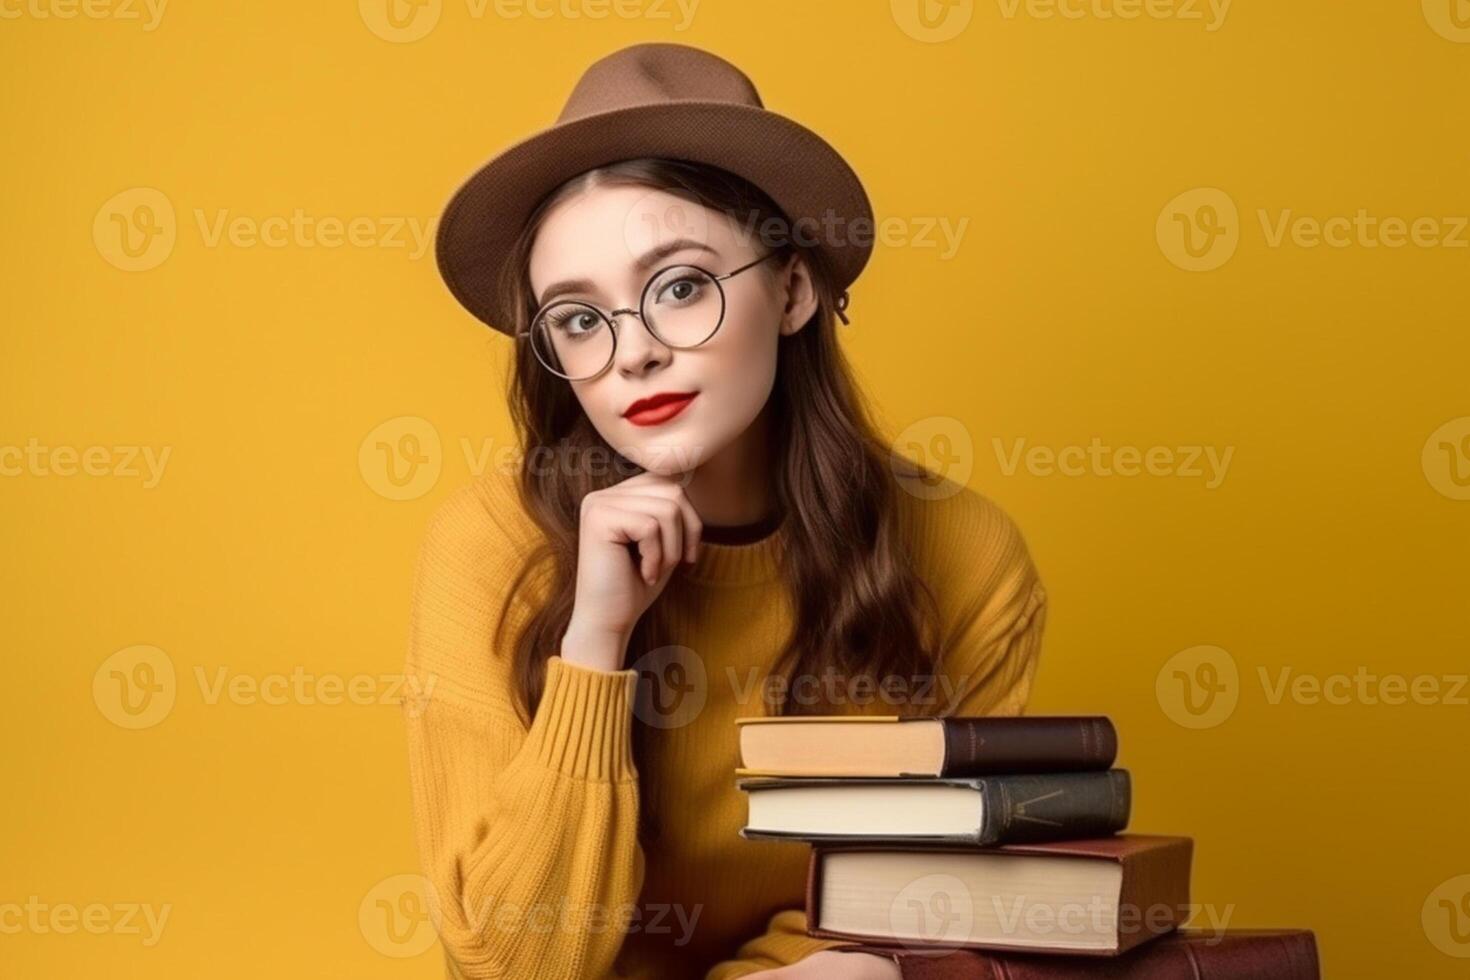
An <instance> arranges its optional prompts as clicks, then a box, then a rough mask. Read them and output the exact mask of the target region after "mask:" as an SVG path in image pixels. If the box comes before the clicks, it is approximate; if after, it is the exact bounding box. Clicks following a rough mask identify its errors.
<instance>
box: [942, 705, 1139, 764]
mask: <svg viewBox="0 0 1470 980" xmlns="http://www.w3.org/2000/svg"><path fill="white" fill-rule="evenodd" d="M940 721H941V722H942V723H943V725H944V768H943V771H942V772H940V773H939V775H941V776H989V775H995V774H998V773H1029V772H1093V771H1098V770H1104V769H1109V768H1111V767H1112V765H1113V761H1114V760H1115V759H1116V758H1117V755H1118V733H1117V730H1116V729H1114V727H1113V723H1112V722H1111V721H1110V720H1108V719H1107V718H1100V717H1095V718H955V717H950V718H942V719H940Z"/></svg>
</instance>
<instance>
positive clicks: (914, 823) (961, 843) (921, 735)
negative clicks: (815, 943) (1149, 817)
mask: <svg viewBox="0 0 1470 980" xmlns="http://www.w3.org/2000/svg"><path fill="white" fill-rule="evenodd" d="M736 724H737V725H738V726H739V735H740V761H741V765H740V768H739V769H737V770H736V776H737V779H736V786H737V787H738V788H739V789H740V790H742V791H743V792H744V793H745V794H746V799H747V803H748V808H749V810H748V817H747V820H746V825H745V827H744V829H743V830H741V836H743V837H746V838H750V839H765V840H784V841H793V840H794V841H803V842H806V843H808V844H809V845H811V858H810V864H809V866H808V873H807V888H806V913H807V930H808V932H809V933H810V934H811V935H813V936H818V937H823V938H829V939H847V940H853V941H855V942H857V943H859V944H861V945H862V948H865V949H871V950H874V951H879V950H881V951H886V952H890V953H892V952H905V953H906V954H907V955H906V956H905V958H904V961H905V964H906V965H905V977H906V978H907V977H911V976H919V977H925V978H932V980H975V978H990V977H1010V978H1017V980H1021V978H1035V980H1044V978H1071V977H1082V976H1095V975H1098V968H1099V967H1100V966H1102V965H1103V964H1101V963H1100V962H1099V959H1098V958H1100V957H1102V958H1107V959H1108V961H1109V962H1108V963H1107V969H1106V971H1105V972H1104V974H1103V975H1106V976H1108V977H1113V978H1117V980H1125V978H1150V980H1153V978H1162V977H1172V976H1180V977H1190V978H1199V980H1230V978H1236V977H1242V978H1243V977H1272V978H1276V980H1299V978H1300V980H1316V978H1318V977H1319V975H1320V972H1319V967H1318V962H1317V952H1316V942H1315V939H1314V937H1313V935H1312V933H1311V932H1310V931H1307V930H1250V931H1245V930H1236V931H1230V932H1226V931H1216V932H1203V931H1200V930H1191V929H1183V928H1181V927H1182V926H1183V925H1184V923H1185V921H1186V920H1187V919H1188V918H1189V915H1190V912H1191V911H1192V907H1191V905H1190V898H1189V872H1190V860H1191V857H1192V855H1193V841H1192V840H1191V839H1190V838H1188V837H1166V836H1154V835H1142V834H1125V833H1122V831H1123V830H1124V829H1125V828H1126V827H1127V826H1128V817H1129V810H1130V807H1131V803H1132V792H1131V788H1132V787H1131V783H1130V781H1129V776H1128V772H1127V771H1126V770H1124V769H1118V768H1113V764H1114V762H1115V761H1116V758H1117V751H1118V737H1117V732H1116V730H1115V728H1114V727H1113V724H1112V722H1111V721H1110V720H1109V719H1107V718H1103V717H1038V716H1033V717H1020V718H967V717H954V716H951V717H943V718H911V717H898V716H891V715H885V716H847V715H837V716H805V717H801V716H797V717H773V718H742V719H739V720H737V722H736ZM956 951H964V952H963V955H952V954H954V953H955V952H956Z"/></svg>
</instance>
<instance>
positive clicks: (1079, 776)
mask: <svg viewBox="0 0 1470 980" xmlns="http://www.w3.org/2000/svg"><path fill="white" fill-rule="evenodd" d="M735 785H736V786H737V787H738V788H739V789H741V790H743V791H744V792H745V794H746V801H747V805H748V808H749V815H748V818H747V820H746V825H745V828H744V829H743V830H741V832H740V834H741V836H742V837H747V838H751V839H776V840H793V839H794V840H809V841H814V842H820V841H848V842H854V841H872V842H878V841H885V840H887V841H895V840H903V841H911V842H916V843H918V842H925V841H935V842H941V843H943V842H953V843H968V844H976V845H985V844H1021V843H1031V842H1037V841H1054V840H1067V839H1072V838H1088V837H1105V836H1107V835H1109V834H1116V833H1118V832H1119V831H1121V830H1122V829H1123V828H1124V827H1126V826H1127V825H1128V812H1129V805H1130V802H1131V791H1130V782H1129V778H1128V773H1127V771H1126V770H1123V769H1113V770H1110V771H1108V772H1076V773H1042V774H1034V775H1017V776H986V777H976V778H971V779H945V778H933V779H926V778H915V779H892V778H873V777H807V778H802V777H793V778H785V779H779V778H778V779H765V778H757V779H751V778H746V779H738V780H736V783H735Z"/></svg>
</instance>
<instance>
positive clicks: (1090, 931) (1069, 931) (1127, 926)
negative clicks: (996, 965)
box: [806, 834, 1193, 956]
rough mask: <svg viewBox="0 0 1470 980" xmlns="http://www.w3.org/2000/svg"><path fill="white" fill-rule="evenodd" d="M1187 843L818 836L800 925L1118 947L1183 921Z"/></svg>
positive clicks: (818, 932)
mask: <svg viewBox="0 0 1470 980" xmlns="http://www.w3.org/2000/svg"><path fill="white" fill-rule="evenodd" d="M1192 854H1193V842H1192V841H1191V840H1190V839H1189V838H1187V837H1155V836H1144V835H1132V834H1124V835H1120V836H1117V837H1103V838H1098V839H1095V840H1078V841H1060V842H1053V843H1046V844H1006V845H1002V846H1000V847H990V848H979V847H964V846H952V845H945V846H932V847H923V848H918V847H904V846H901V845H889V844H883V845H858V844H854V845H847V844H839V845H832V844H817V845H814V846H813V848H812V854H811V861H810V864H809V865H808V871H807V892H806V913H807V931H808V932H809V933H810V934H811V935H813V936H818V937H822V938H828V939H855V940H859V941H864V942H874V941H876V942H880V943H895V942H896V943H899V944H902V945H906V946H926V945H927V946H936V947H953V948H969V947H974V948H981V949H998V950H1025V951H1029V952H1045V953H1075V954H1078V955H1087V956H1117V955H1118V954H1120V953H1123V952H1126V951H1128V950H1130V949H1132V948H1133V947H1135V946H1138V945H1140V944H1141V943H1144V942H1146V941H1148V940H1150V939H1152V938H1154V937H1155V936H1158V935H1162V934H1165V933H1168V932H1171V931H1173V930H1174V929H1175V928H1177V927H1178V926H1180V925H1182V924H1183V921H1184V919H1185V917H1186V915H1187V913H1188V906H1189V867H1190V859H1191V857H1192Z"/></svg>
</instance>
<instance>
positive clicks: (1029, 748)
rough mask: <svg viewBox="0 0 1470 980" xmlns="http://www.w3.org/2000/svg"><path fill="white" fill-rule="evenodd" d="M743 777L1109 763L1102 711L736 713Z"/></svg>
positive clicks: (1113, 746)
mask: <svg viewBox="0 0 1470 980" xmlns="http://www.w3.org/2000/svg"><path fill="white" fill-rule="evenodd" d="M735 724H736V725H737V726H739V730H740V761H741V767H740V768H739V769H737V770H736V775H744V776H755V775H765V776H989V775H997V774H1005V773H1035V772H1091V771H1096V770H1105V769H1110V768H1112V765H1113V761H1114V760H1115V759H1116V758H1117V753H1118V735H1117V732H1116V730H1115V729H1114V728H1113V723H1112V722H1111V721H1109V720H1108V719H1107V718H1103V717H1096V716H1087V717H1071V716H1026V717H1007V718H979V717H958V716H950V717H942V718H918V717H899V716H897V715H859V716H847V715H806V716H781V717H773V718H738V719H736V721H735Z"/></svg>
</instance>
